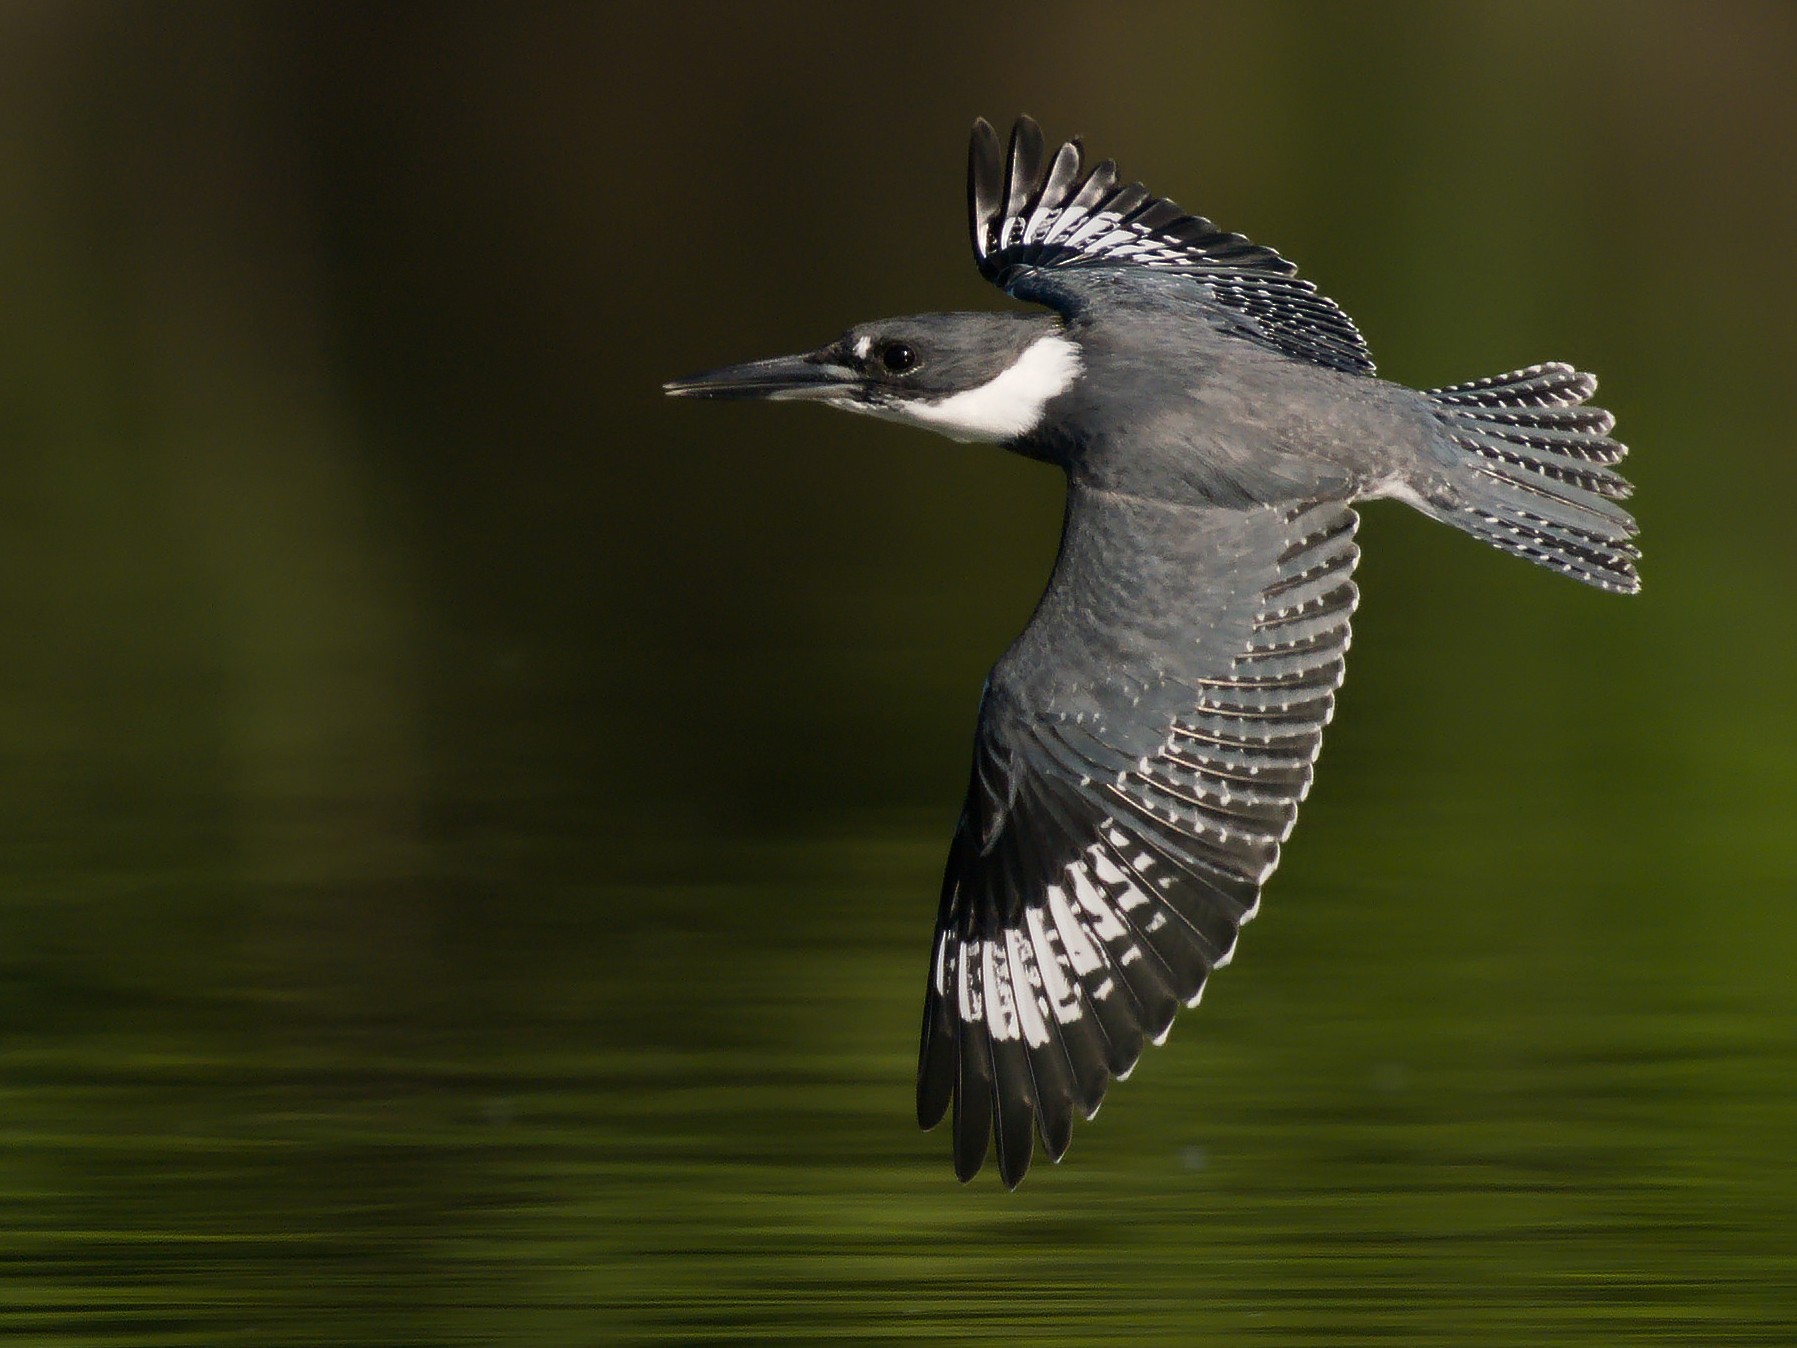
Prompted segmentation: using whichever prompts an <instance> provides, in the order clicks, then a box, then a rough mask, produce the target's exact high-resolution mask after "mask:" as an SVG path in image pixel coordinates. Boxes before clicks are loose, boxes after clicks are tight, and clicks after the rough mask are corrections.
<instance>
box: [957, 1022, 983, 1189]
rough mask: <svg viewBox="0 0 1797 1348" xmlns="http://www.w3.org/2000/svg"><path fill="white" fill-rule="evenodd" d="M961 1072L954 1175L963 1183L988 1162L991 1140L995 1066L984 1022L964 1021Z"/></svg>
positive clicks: (960, 1034)
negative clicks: (987, 1156)
mask: <svg viewBox="0 0 1797 1348" xmlns="http://www.w3.org/2000/svg"><path fill="white" fill-rule="evenodd" d="M956 1037H957V1038H958V1040H959V1041H960V1073H959V1077H960V1079H959V1081H958V1082H957V1083H956V1086H955V1178H957V1179H959V1180H960V1181H961V1182H962V1183H963V1184H965V1183H966V1182H967V1181H968V1180H970V1179H972V1178H973V1177H974V1176H975V1175H977V1174H979V1173H980V1167H981V1166H983V1165H985V1164H986V1149H987V1147H988V1146H989V1145H990V1143H991V1141H992V1070H991V1062H990V1059H989V1058H988V1056H987V1053H986V1031H985V1027H984V1026H983V1025H969V1024H968V1022H967V1021H962V1022H961V1024H960V1025H959V1027H958V1028H957V1035H956Z"/></svg>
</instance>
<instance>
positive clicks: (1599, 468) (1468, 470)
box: [1418, 361, 1641, 594]
mask: <svg viewBox="0 0 1797 1348" xmlns="http://www.w3.org/2000/svg"><path fill="white" fill-rule="evenodd" d="M1596 391H1597V378H1596V376H1594V375H1589V374H1584V373H1582V372H1580V371H1578V370H1575V369H1573V368H1572V366H1570V365H1564V364H1561V363H1560V362H1558V361H1554V362H1550V363H1549V364H1546V365H1531V366H1530V367H1529V368H1528V369H1526V370H1516V371H1513V372H1512V373H1510V374H1499V375H1493V376H1491V377H1490V378H1489V379H1476V380H1474V381H1473V382H1472V383H1470V384H1455V385H1452V386H1451V387H1449V388H1438V389H1430V390H1429V391H1428V393H1427V394H1426V395H1425V396H1426V397H1427V398H1428V399H1429V403H1430V405H1431V407H1432V408H1433V410H1434V412H1435V415H1436V416H1437V417H1438V418H1439V419H1440V421H1441V423H1442V426H1443V429H1444V430H1445V431H1446V437H1445V442H1444V443H1443V451H1444V455H1445V457H1446V460H1447V463H1446V470H1447V471H1446V474H1445V479H1446V480H1445V482H1442V483H1440V486H1441V487H1442V488H1443V489H1442V490H1440V491H1436V490H1431V491H1429V492H1428V493H1426V506H1425V508H1426V509H1427V511H1428V513H1429V514H1431V515H1434V516H1435V517H1436V518H1438V519H1440V520H1442V521H1444V522H1445V523H1448V524H1452V525H1453V526H1454V527H1455V528H1458V529H1464V530H1465V531H1466V532H1467V533H1469V534H1472V535H1473V536H1474V537H1475V538H1482V539H1484V540H1485V541H1486V542H1487V543H1491V544H1493V545H1494V546H1496V547H1500V548H1502V549H1504V551H1506V552H1514V553H1516V554H1518V555H1519V556H1522V557H1527V558H1528V559H1529V560H1530V561H1532V562H1535V563H1537V564H1538V565H1540V566H1547V567H1553V568H1554V569H1556V570H1559V571H1564V572H1565V573H1566V574H1567V575H1569V576H1572V577H1573V578H1574V579H1576V580H1582V581H1584V582H1585V583H1586V584H1587V585H1595V586H1598V587H1599V588H1600V589H1605V590H1615V591H1618V592H1620V593H1622V594H1633V593H1634V592H1635V591H1637V590H1639V589H1640V588H1641V580H1640V577H1639V576H1637V575H1636V574H1635V563H1636V561H1637V560H1638V559H1639V558H1640V556H1641V552H1640V549H1638V548H1636V547H1635V545H1634V544H1633V543H1631V542H1630V541H1629V540H1630V539H1631V538H1633V537H1634V536H1635V521H1634V518H1633V517H1632V516H1631V515H1630V514H1629V513H1628V512H1627V511H1626V510H1624V509H1623V508H1622V507H1621V506H1619V505H1617V504H1616V502H1617V501H1620V500H1622V499H1624V498H1625V497H1627V496H1628V495H1629V493H1630V492H1632V491H1633V490H1634V488H1633V487H1632V486H1631V485H1630V484H1629V483H1628V481H1627V480H1626V479H1624V478H1623V477H1622V475H1621V474H1619V473H1617V472H1615V471H1613V470H1612V467H1611V465H1613V464H1615V463H1617V462H1619V461H1620V460H1621V459H1622V457H1623V455H1625V454H1627V453H1628V448H1627V447H1626V446H1625V445H1622V444H1619V443H1617V442H1616V441H1615V440H1612V439H1610V429H1611V427H1613V426H1614V425H1615V424H1616V418H1614V417H1613V416H1611V415H1610V414H1609V413H1608V412H1606V411H1604V410H1603V409H1602V408H1599V407H1586V406H1583V404H1584V402H1585V400H1586V399H1587V398H1589V397H1590V396H1591V395H1592V394H1593V393H1595V392H1596ZM1434 485H1435V484H1434V483H1432V484H1431V486H1432V487H1433V486H1434ZM1418 504H1424V503H1423V502H1418Z"/></svg>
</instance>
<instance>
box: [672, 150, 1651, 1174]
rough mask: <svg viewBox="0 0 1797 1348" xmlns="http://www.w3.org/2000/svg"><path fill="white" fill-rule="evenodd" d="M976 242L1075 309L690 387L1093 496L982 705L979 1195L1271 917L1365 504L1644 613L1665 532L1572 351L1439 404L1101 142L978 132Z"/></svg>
mask: <svg viewBox="0 0 1797 1348" xmlns="http://www.w3.org/2000/svg"><path fill="white" fill-rule="evenodd" d="M968 205H969V209H970V214H971V217H972V227H973V251H974V256H975V259H976V260H977V261H978V264H979V268H980V271H981V273H982V274H983V275H984V276H985V277H986V278H987V279H988V280H990V281H991V282H993V284H995V285H997V286H998V287H999V288H1000V289H1001V290H1003V291H1004V292H1005V293H1006V294H1008V295H1011V296H1014V297H1015V298H1017V299H1019V300H1024V301H1028V302H1030V303H1033V304H1037V305H1041V306H1044V307H1045V308H1046V312H1029V313H970V314H923V315H919V316H917V317H913V318H893V319H885V320H882V321H880V322H877V323H867V324H864V325H862V326H860V327H855V328H851V329H849V331H848V332H846V333H845V334H843V336H842V337H840V338H839V339H837V340H836V341H834V342H831V343H830V344H829V345H827V346H823V347H820V348H819V349H817V350H815V351H812V352H809V353H807V354H804V355H798V356H782V357H779V358H777V359H774V360H763V361H756V362H753V363H751V364H747V365H734V366H730V367H728V368H726V369H721V370H713V371H711V372H709V373H707V374H700V375H694V376H692V377H690V378H687V379H677V380H673V381H671V382H670V383H668V384H667V385H666V386H665V388H666V391H667V392H668V393H671V394H676V395H681V396H698V397H712V398H766V399H787V400H795V399H802V400H806V401H811V402H821V403H825V404H827V405H829V406H831V407H840V408H844V409H845V410H847V411H851V412H865V413H869V414H871V415H873V416H879V417H887V418H891V419H893V420H897V421H906V422H911V423H913V424H916V425H919V426H926V427H929V428H930V429H932V430H936V431H940V432H942V433H943V434H945V435H949V436H953V437H955V438H956V439H961V440H986V441H996V442H997V443H999V444H1000V445H1003V446H1004V447H1005V448H1006V449H1009V450H1012V451H1014V452H1016V453H1019V454H1024V455H1027V456H1029V457H1031V458H1034V459H1041V460H1046V461H1047V462H1049V463H1052V464H1055V465H1057V466H1059V467H1060V468H1061V469H1062V470H1063V472H1064V473H1065V475H1066V479H1067V498H1066V517H1065V521H1064V525H1063V531H1062V535H1061V549H1060V555H1059V557H1058V559H1057V560H1056V562H1055V566H1054V573H1053V576H1052V577H1051V579H1050V580H1049V582H1048V588H1047V591H1046V592H1045V593H1044V594H1043V596H1042V599H1041V602H1040V604H1039V605H1038V607H1037V609H1036V612H1035V615H1034V617H1032V618H1031V620H1030V622H1029V625H1028V626H1027V627H1026V628H1025V629H1024V631H1023V634H1022V635H1021V636H1019V637H1018V638H1017V640H1016V642H1015V644H1013V645H1012V646H1011V648H1010V649H1009V650H1008V651H1006V652H1005V654H1004V656H1003V657H1002V658H1001V659H1000V660H999V661H998V664H997V665H996V666H995V667H994V668H993V670H992V673H991V676H990V677H989V678H988V679H987V681H986V687H985V691H984V694H983V695H982V698H981V701H980V710H979V722H978V729H977V733H976V735H975V740H974V754H973V774H972V781H971V783H970V785H969V786H968V790H967V800H966V804H965V806H964V807H963V809H962V812H961V817H960V821H959V823H958V825H957V826H956V829H955V833H954V838H953V841H952V843H951V844H950V849H949V857H948V868H947V873H946V875H945V877H944V879H943V885H942V899H941V906H940V909H939V911H938V914H937V919H936V935H935V943H934V946H933V948H932V952H931V959H930V967H929V975H928V981H927V987H926V990H925V993H924V1014H923V1044H922V1049H921V1053H920V1056H919V1062H918V1070H917V1117H918V1122H919V1123H920V1124H922V1126H923V1127H925V1128H931V1127H934V1126H935V1125H936V1124H937V1123H938V1122H940V1121H941V1119H942V1117H943V1115H944V1114H945V1113H946V1112H947V1110H948V1108H949V1105H950V1103H951V1101H952V1103H953V1105H954V1126H953V1133H954V1163H955V1173H956V1174H957V1175H959V1176H960V1178H961V1179H963V1180H967V1179H970V1178H972V1176H973V1175H974V1173H975V1172H976V1171H978V1170H979V1168H980V1166H981V1165H982V1164H983V1162H984V1160H985V1157H986V1153H987V1149H988V1146H989V1145H990V1144H991V1143H992V1142H993V1141H994V1139H995V1140H996V1147H997V1154H998V1169H999V1173H1000V1175H1001V1176H1002V1177H1003V1179H1004V1182H1005V1183H1006V1184H1007V1185H1009V1186H1011V1187H1013V1188H1014V1187H1015V1186H1016V1185H1017V1183H1018V1182H1019V1181H1020V1180H1021V1179H1022V1178H1023V1175H1024V1172H1025V1171H1026V1170H1027V1169H1028V1168H1029V1164H1030V1153H1031V1147H1032V1136H1031V1135H1032V1130H1034V1131H1035V1132H1038V1133H1039V1134H1040V1136H1041V1141H1042V1147H1043V1150H1044V1151H1046V1152H1047V1154H1048V1155H1049V1156H1050V1157H1051V1158H1053V1159H1054V1160H1057V1161H1058V1160H1059V1159H1060V1158H1061V1156H1062V1154H1063V1153H1064V1152H1065V1151H1066V1149H1067V1145H1068V1142H1069V1140H1070V1138H1071V1135H1072V1129H1073V1117H1074V1113H1075V1111H1078V1112H1079V1113H1082V1114H1084V1115H1085V1116H1086V1117H1087V1118H1090V1117H1092V1115H1094V1114H1095V1113H1097V1111H1098V1106H1099V1103H1100V1102H1101V1101H1102V1100H1103V1098H1104V1094H1105V1090H1106V1088H1107V1087H1108V1086H1109V1084H1110V1081H1111V1079H1112V1078H1116V1079H1118V1080H1122V1079H1123V1078H1125V1077H1127V1076H1128V1075H1129V1073H1130V1071H1131V1069H1132V1068H1133V1067H1134V1066H1135V1064H1136V1060H1137V1058H1138V1057H1139V1056H1140V1054H1141V1052H1142V1047H1143V1044H1144V1042H1145V1041H1152V1042H1153V1043H1156V1044H1158V1043H1160V1042H1162V1040H1164V1039H1165V1038H1166V1035H1167V1033H1168V1030H1169V1029H1170V1027H1171V1026H1172V1023H1173V1017H1174V1014H1175V1012H1176V1011H1177V1010H1178V1008H1179V1007H1180V1006H1181V1005H1182V1004H1183V1005H1186V1006H1195V1005H1196V1004H1197V1002H1198V1000H1199V997H1200V995H1201V994H1202V993H1203V990H1204V986H1205V981H1206V979H1208V978H1209V976H1210V974H1211V971H1212V970H1214V969H1220V968H1222V967H1223V966H1224V965H1225V964H1227V963H1229V961H1230V959H1231V957H1232V956H1233V955H1234V953H1235V945H1236V937H1237V933H1238V931H1239V930H1240V928H1241V926H1242V924H1243V923H1245V922H1247V921H1248V920H1249V919H1250V918H1252V917H1253V916H1254V915H1255V913H1256V912H1257V911H1258V909H1259V906H1260V890H1261V886H1262V885H1263V884H1264V883H1265V882H1266V880H1267V877H1268V876H1269V875H1271V874H1272V873H1273V868H1274V866H1275V865H1276V864H1277V862H1278V860H1279V848H1280V845H1281V844H1282V843H1283V842H1284V841H1285V840H1286V838H1287V837H1288V836H1289V835H1290V833H1291V830H1292V824H1293V821H1294V820H1295V819H1296V817H1297V813H1298V803H1299V802H1300V801H1301V800H1303V799H1304V796H1305V794H1306V792H1307V791H1308V790H1309V787H1310V782H1311V769H1312V764H1313V763H1314V762H1315V760H1316V757H1317V751H1318V749H1319V747H1320V745H1321V742H1322V734H1323V727H1324V726H1325V725H1326V724H1327V723H1328V721H1329V718H1330V715H1331V713H1332V711H1333V708H1334V695H1335V690H1336V689H1337V688H1338V687H1339V686H1340V684H1341V680H1342V667H1343V665H1342V662H1343V657H1344V656H1345V654H1346V652H1347V649H1348V622H1349V617H1350V615H1351V614H1352V613H1353V611H1354V606H1355V602H1356V591H1355V587H1354V582H1353V580H1352V574H1353V570H1354V564H1355V561H1356V559H1357V558H1358V556H1359V551H1358V549H1357V547H1356V546H1355V542H1354V531H1355V528H1356V525H1357V523H1358V519H1357V516H1356V515H1355V512H1354V503H1355V502H1356V501H1359V500H1363V499H1367V498H1373V497H1393V498H1396V499H1397V500H1400V501H1403V502H1405V503H1406V504H1408V505H1411V506H1413V507H1415V508H1416V509H1417V510H1420V511H1422V513H1423V514H1425V515H1428V516H1429V517H1430V518H1432V519H1437V520H1441V521H1442V522H1444V523H1446V524H1451V525H1453V526H1454V527H1455V528H1457V529H1462V530H1464V531H1466V532H1467V533H1469V534H1472V535H1473V536H1475V537H1477V538H1482V539H1484V540H1485V541H1486V542H1488V543H1491V544H1494V545H1495V546H1497V547H1499V548H1502V549H1504V550H1506V551H1508V552H1514V553H1518V554H1520V555H1521V556H1523V557H1526V558H1528V559H1529V560H1530V561H1532V562H1537V563H1539V564H1541V565H1543V566H1548V567H1552V568H1554V569H1555V570H1559V571H1563V572H1565V573H1566V574H1567V575H1569V576H1572V577H1573V578H1575V579H1577V580H1581V581H1584V582H1585V583H1587V584H1589V585H1595V586H1597V587H1599V588H1601V589H1606V590H1615V591H1618V592H1621V593H1624V594H1629V593H1633V592H1634V591H1635V590H1637V589H1638V588H1639V581H1638V580H1637V578H1636V574H1635V562H1636V560H1637V559H1638V557H1639V556H1640V553H1639V552H1638V551H1637V549H1636V548H1635V547H1634V545H1633V544H1632V543H1631V542H1630V541H1629V540H1630V539H1631V538H1633V537H1634V535H1635V532H1636V529H1635V522H1634V520H1633V519H1631V518H1630V516H1629V515H1628V514H1627V513H1626V512H1625V511H1624V510H1623V509H1622V508H1621V507H1620V506H1618V505H1616V504H1615V502H1616V501H1618V500H1620V499H1622V498H1624V497H1626V496H1628V495H1629V492H1630V490H1631V488H1630V486H1629V484H1628V483H1627V482H1626V481H1625V480H1624V479H1623V478H1622V477H1621V476H1619V475H1618V474H1617V473H1616V472H1614V471H1613V470H1612V465H1614V464H1615V463H1617V462H1618V461H1619V460H1620V459H1621V458H1622V457H1623V455H1624V454H1625V453H1626V450H1625V449H1624V447H1623V446H1622V445H1621V444H1619V443H1617V442H1616V441H1615V440H1613V439H1611V438H1610V430H1611V428H1612V426H1613V425H1614V419H1613V418H1612V417H1611V416H1610V414H1609V413H1608V412H1604V411H1601V410H1599V409H1598V408H1595V407H1590V406H1586V405H1585V403H1586V400H1587V399H1588V398H1590V397H1591V395H1592V393H1593V392H1595V391H1596V388H1597V380H1596V379H1595V378H1593V377H1592V376H1591V375H1589V374H1584V373H1581V372H1579V371H1577V370H1575V369H1573V368H1572V367H1571V366H1570V365H1565V364H1561V363H1559V362H1549V363H1546V364H1541V365H1531V366H1529V367H1528V368H1527V369H1524V370H1517V371H1514V372H1513V373H1510V374H1500V375H1493V376H1491V377H1489V378H1485V379H1478V380H1474V381H1473V382H1471V383H1466V384H1455V385H1452V386H1450V387H1446V388H1436V389H1429V390H1427V391H1425V392H1417V391H1416V390H1413V389H1410V388H1406V387H1404V386H1402V385H1399V384H1393V383H1388V382H1387V381H1385V380H1382V379H1379V378H1376V377H1375V376H1374V372H1373V361H1372V357H1371V356H1370V355H1369V354H1368V352H1367V348H1366V344H1365V343H1364V342H1363V341H1362V340H1361V336H1360V333H1359V331H1358V330H1357V329H1356V328H1355V326H1354V324H1353V323H1352V322H1351V321H1350V320H1349V318H1348V316H1347V315H1346V314H1345V313H1343V312H1342V311H1341V309H1339V308H1338V307H1337V306H1336V305H1335V304H1334V303H1333V302H1332V301H1330V300H1329V299H1327V298H1325V297H1324V296H1323V295H1321V294H1319V293H1318V291H1317V289H1316V287H1315V286H1313V285H1312V284H1311V283H1310V282H1308V281H1304V280H1300V279H1299V278H1298V277H1297V275H1296V268H1295V267H1294V266H1293V265H1292V264H1291V263H1290V262H1288V261H1286V259H1285V258H1283V257H1281V256H1280V255H1279V254H1278V253H1276V252H1274V251H1273V250H1272V249H1270V248H1263V247H1260V246H1258V245H1256V244H1254V243H1250V242H1249V241H1248V240H1247V239H1245V238H1243V237H1242V236H1241V235H1239V234H1231V233H1227V232H1225V231H1223V230H1221V229H1219V228H1217V227H1216V226H1215V225H1213V224H1212V223H1211V222H1210V221H1209V220H1206V219H1203V218H1201V217H1199V216H1194V215H1188V214H1187V213H1186V212H1184V211H1183V210H1181V209H1180V208H1179V207H1178V206H1176V205H1174V204H1173V203H1172V202H1171V201H1168V200H1166V199H1165V198H1161V197H1156V196H1153V195H1151V194H1150V193H1149V192H1148V191H1146V190H1145V189H1144V188H1143V187H1142V186H1141V185H1140V184H1139V183H1131V184H1125V183H1123V182H1122V181H1121V179H1120V177H1119V175H1118V171H1117V167H1116V165H1115V164H1113V163H1112V162H1110V161H1109V160H1106V161H1104V162H1102V163H1099V164H1097V165H1096V166H1093V167H1090V168H1088V167H1087V164H1086V159H1085V156H1084V154H1083V152H1082V149H1081V146H1080V143H1079V141H1077V140H1074V141H1071V142H1069V143H1067V144H1065V145H1062V146H1061V147H1060V148H1059V149H1058V150H1057V151H1055V152H1054V153H1053V154H1052V155H1050V154H1048V153H1047V150H1046V147H1045V145H1044V142H1043V138H1042V132H1041V130H1040V129H1039V128H1038V127H1037V125H1036V123H1035V122H1033V121H1031V120H1030V119H1029V118H1027V117H1026V118H1022V119H1020V120H1019V121H1018V122H1017V124H1016V128H1015V130H1014V131H1013V132H1012V135H1011V142H1010V151H1009V154H1008V155H1007V154H1006V153H1005V152H1004V150H1003V147H1002V146H1001V145H1000V142H999V139H998V136H997V135H996V134H995V133H994V131H993V129H992V127H991V126H990V125H988V124H987V123H986V122H985V121H984V120H980V121H977V122H975V123H974V127H973V144H972V149H971V153H970V156H969V167H968Z"/></svg>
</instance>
